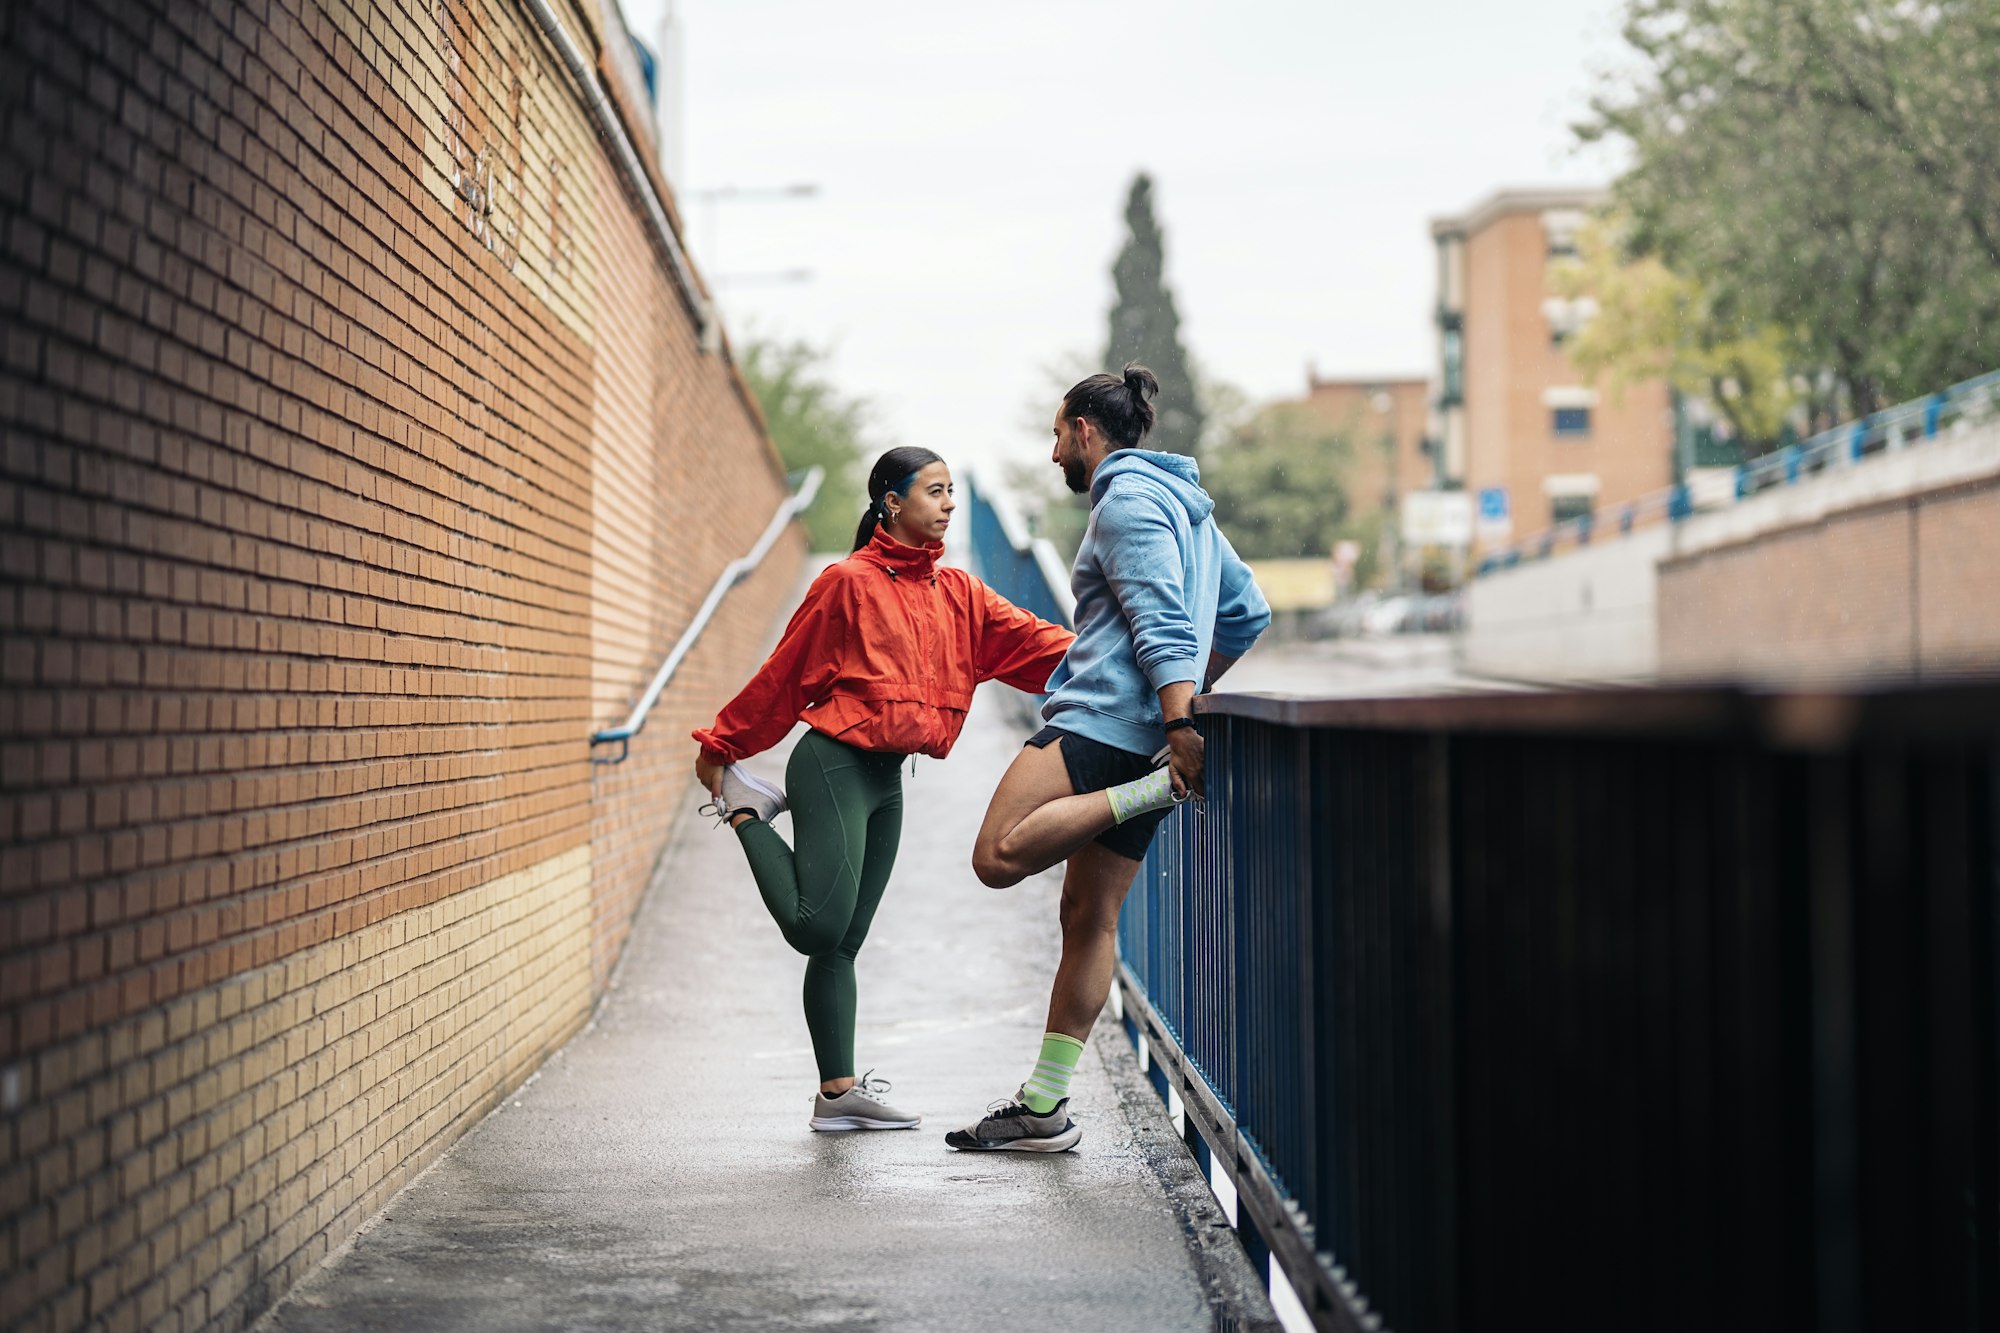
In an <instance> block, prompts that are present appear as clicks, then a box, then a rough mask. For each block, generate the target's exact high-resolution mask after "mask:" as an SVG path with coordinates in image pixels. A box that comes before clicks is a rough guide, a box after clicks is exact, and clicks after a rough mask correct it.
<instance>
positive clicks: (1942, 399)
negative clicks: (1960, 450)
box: [1476, 370, 2000, 574]
mask: <svg viewBox="0 0 2000 1333" xmlns="http://www.w3.org/2000/svg"><path fill="white" fill-rule="evenodd" d="M1996 416H2000V370H1996V371H1992V372H1990V373H1988V374H1985V375H1980V376H1977V377H1976V378H1973V379H1969V380H1966V381H1965V382H1964V383H1962V384H1954V385H1953V386H1952V387H1950V388H1949V389H1945V390H1942V391H1940V392H1938V393H1934V394H1930V395H1928V396H1926V397H1923V398H1918V399H1915V400H1914V401H1911V402H1907V403H1899V404H1897V405H1896V406H1894V407H1888V408H1884V409H1883V410H1881V411H1880V412H1876V413H1874V414H1872V415H1870V416H1866V417H1863V418H1862V419H1861V420H1859V421H1851V422H1846V423H1843V424H1842V425H1839V426H1835V427H1833V428H1832V429H1830V430H1823V431H1821V432H1820V433H1819V434H1817V435H1815V436H1813V437H1812V438H1811V439H1808V440H1804V441H1801V442H1800V443H1798V444H1791V445H1786V446H1785V447H1784V448H1782V449H1777V450H1774V451H1772V452H1771V453H1768V454H1765V455H1764V456H1762V457H1761V458H1755V459H1751V460H1750V461H1748V462H1745V463H1740V464H1738V465H1737V466H1736V471H1735V484H1734V486H1733V488H1732V492H1731V494H1729V495H1726V496H1724V497H1721V498H1722V499H1723V500H1724V501H1725V503H1732V504H1733V503H1736V502H1739V501H1742V500H1746V499H1749V498H1750V497H1751V496H1753V495H1756V494H1758V493H1759V492H1761V491H1765V490H1769V489H1770V488H1772V487H1774V486H1793V485H1797V484H1798V483H1799V482H1800V481H1801V480H1803V479H1805V478H1807V477H1810V476H1813V475H1815V474H1817V473H1820V472H1825V471H1827V470H1829V469H1832V468H1838V467H1844V466H1847V465H1849V464H1851V463H1857V462H1859V461H1861V460H1862V459H1863V458H1868V457H1872V456H1874V455H1876V454H1882V453H1894V452H1896V451H1898V450H1901V449H1905V448H1909V447H1911V446H1913V445H1917V444H1921V443H1922V442H1923V441H1925V440H1931V439H1935V438H1937V437H1938V436H1939V435H1940V434H1942V433H1943V432H1944V431H1945V430H1946V429H1947V428H1949V427H1950V426H1952V425H1955V424H1956V423H1958V422H1960V421H1966V422H1980V421H1986V420H1991V419H1993V418H1994V417H1996ZM1699 499H1700V497H1697V496H1695V495H1694V494H1693V493H1692V492H1691V491H1690V489H1689V487H1688V486H1687V485H1686V484H1685V483H1683V484H1681V485H1677V486H1669V487H1667V488H1665V489H1663V490H1658V491H1654V492H1652V493H1651V494H1648V495H1643V496H1641V497H1639V498H1638V499H1636V500H1632V501H1630V502H1628V503H1626V504H1623V505H1618V506H1615V507H1606V508H1603V509H1599V510H1597V511H1595V512H1593V513H1591V514H1587V515H1584V516H1582V517H1579V518H1574V519H1570V520H1568V521H1567V522H1563V523H1557V524H1555V525H1554V526H1552V527H1550V528H1548V529H1547V530H1545V531H1543V532H1539V533H1536V534H1535V535H1534V536H1532V537H1524V538H1523V539H1521V540H1520V541H1518V542H1515V543H1513V544H1512V545H1509V546H1504V547H1501V548H1499V549H1497V550H1495V551H1492V552H1490V553H1488V554H1487V555H1485V556H1483V557H1482V558H1481V559H1480V562H1479V566H1478V569H1477V571H1476V573H1478V574H1489V573H1492V572H1494V571H1496V570H1502V569H1511V568H1513V567H1514V566H1516V565H1518V564H1520V563H1521V562H1522V561H1523V560H1536V559H1544V558H1546V557H1548V556H1550V555H1553V554H1555V553H1556V552H1557V551H1559V550H1565V549H1570V548H1574V547H1578V546H1587V545H1589V544H1590V542H1591V540H1592V538H1593V537H1594V536H1596V535H1598V534H1600V533H1603V532H1607V531H1612V530H1616V531H1618V532H1621V533H1623V532H1630V531H1631V530H1632V529H1633V528H1634V527H1642V526H1645V525H1647V524H1649V523H1652V522H1655V521H1657V520H1659V519H1661V518H1666V519H1668V520H1669V521H1672V522H1679V521H1680V520H1681V519H1684V518H1686V517H1688V516H1689V515H1691V514H1693V513H1694V512H1695V509H1696V508H1697V502H1698V500H1699Z"/></svg>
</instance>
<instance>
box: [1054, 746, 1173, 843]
mask: <svg viewBox="0 0 2000 1333" xmlns="http://www.w3.org/2000/svg"><path fill="white" fill-rule="evenodd" d="M1053 741H1061V742H1062V757H1063V766H1064V767H1065V768H1067V769H1068V770H1069V785H1070V787H1071V789H1072V790H1074V791H1075V792H1076V793H1077V794H1078V795H1082V794H1083V793H1084V792H1087V791H1103V790H1104V789H1105V788H1106V787H1116V786H1117V785H1118V784H1119V783H1121V782H1131V781H1132V780H1134V779H1135V778H1143V777H1145V776H1146V775H1147V774H1148V773H1150V772H1152V771H1153V757H1152V756H1151V755H1147V754H1134V753H1132V751H1130V750H1120V749H1118V748H1117V747H1115V746H1110V745H1106V744H1104V742H1102V741H1094V740H1092V739H1090V737H1088V736H1079V735H1077V734H1076V733H1075V732H1073V731H1064V730H1063V729H1062V728H1061V727H1043V728H1042V729H1041V730H1040V731H1038V732H1036V733H1035V734H1034V735H1032V736H1030V737H1028V744H1030V745H1032V746H1034V747H1035V748H1036V749H1042V748H1045V747H1046V746H1048V745H1049V744H1050V743H1051V742H1053ZM1172 813H1173V807H1172V806H1168V807H1167V808H1166V809H1164V810H1150V811H1148V812H1147V813H1145V814H1143V815H1134V816H1133V817H1132V818H1130V819H1128V820H1126V821H1125V822H1124V823H1122V824H1113V825H1112V826H1111V827H1110V828H1108V829H1106V830H1105V831H1104V832H1102V833H1100V834H1098V835H1097V837H1096V839H1095V841H1096V842H1097V843H1098V844H1099V845H1101V846H1103V847H1106V848H1109V849H1110V850H1111V851H1114V852H1116V853H1117V854H1118V855H1120V856H1122V857H1124V858H1125V859H1126V860H1128V861H1143V860H1145V859H1146V848H1148V847H1150V846H1151V845H1152V843H1153V833H1154V831H1155V830H1156V829H1158V828H1159V827H1160V821H1161V820H1163V819H1165V818H1166V817H1167V816H1168V815H1170V814H1172Z"/></svg>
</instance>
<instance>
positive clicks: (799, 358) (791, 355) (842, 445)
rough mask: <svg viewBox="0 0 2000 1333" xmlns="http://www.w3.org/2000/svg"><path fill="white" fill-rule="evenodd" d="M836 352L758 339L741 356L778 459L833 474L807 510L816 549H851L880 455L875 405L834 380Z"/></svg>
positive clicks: (793, 466)
mask: <svg viewBox="0 0 2000 1333" xmlns="http://www.w3.org/2000/svg"><path fill="white" fill-rule="evenodd" d="M827 360H828V353H827V352H826V351H825V350H823V349H821V348H817V347H814V346H812V345H811V344H809V343H806V342H798V341H794V342H783V341H778V340H775V339H769V338H752V339H750V340H749V341H748V342H747V343H745V344H744V346H743V347H742V349H741V350H740V351H739V352H738V354H737V357H736V364H737V365H738V366H739V367H741V369H742V371H743V378H744V380H745V381H747V382H748V383H749V385H750V391H751V392H752V393H753V394H755V395H756V397H757V404H758V406H759V407H761V408H763V409H764V421H765V424H766V425H767V426H769V428H770V431H771V442H772V443H773V444H775V445H777V446H778V456H779V457H780V458H782V459H784V460H785V466H786V467H788V468H790V469H792V470H793V471H804V470H805V469H806V468H809V467H814V466H818V467H822V468H825V469H826V479H825V480H824V481H823V482H821V483H820V489H819V495H818V496H817V497H816V498H815V499H814V500H813V502H812V504H811V505H810V506H809V507H808V508H807V509H806V512H805V516H804V522H805V526H806V535H807V537H809V538H810V539H811V541H812V547H813V549H814V550H815V551H840V552H844V551H846V550H847V548H848V545H849V543H851V542H852V541H853V540H854V524H855V522H856V520H857V519H859V518H860V516H861V511H862V510H863V509H864V508H866V507H867V504H868V496H867V492H866V490H865V489H864V488H863V485H862V481H863V476H862V468H863V467H864V466H865V465H866V464H867V463H869V462H872V461H873V456H874V454H875V452H876V450H875V447H874V445H873V444H872V443H871V441H870V440H869V438H868V404H867V403H866V402H865V401H863V400H861V399H858V398H850V397H848V396H847V395H845V394H843V393H842V392H841V391H840V390H839V389H838V388H837V387H836V386H835V385H834V384H833V383H832V381H831V380H829V379H828V378H827V373H826V363H827Z"/></svg>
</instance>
